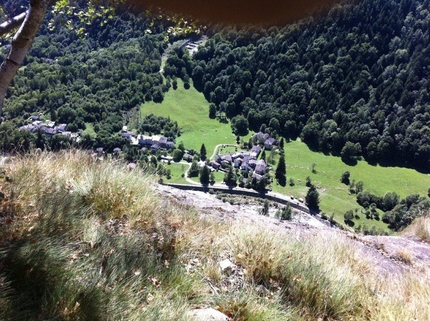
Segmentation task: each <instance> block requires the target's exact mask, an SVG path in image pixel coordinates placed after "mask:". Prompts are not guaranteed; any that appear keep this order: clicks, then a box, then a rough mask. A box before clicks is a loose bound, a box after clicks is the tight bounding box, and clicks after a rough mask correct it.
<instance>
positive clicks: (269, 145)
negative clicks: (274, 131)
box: [253, 132, 276, 150]
mask: <svg viewBox="0 0 430 321" xmlns="http://www.w3.org/2000/svg"><path fill="white" fill-rule="evenodd" d="M253 138H254V139H255V144H261V145H263V146H264V148H265V149H266V150H272V149H273V148H274V147H275V146H276V139H274V138H273V137H270V135H269V134H268V133H262V132H258V133H256V134H254V136H253Z"/></svg>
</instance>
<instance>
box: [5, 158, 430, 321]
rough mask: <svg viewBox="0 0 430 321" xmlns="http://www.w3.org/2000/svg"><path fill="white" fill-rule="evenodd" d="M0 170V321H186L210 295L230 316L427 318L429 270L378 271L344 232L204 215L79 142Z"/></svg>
mask: <svg viewBox="0 0 430 321" xmlns="http://www.w3.org/2000/svg"><path fill="white" fill-rule="evenodd" d="M3 171H4V172H3V175H2V178H1V183H0V184H1V200H0V205H1V212H0V220H1V224H0V319H1V320H189V317H187V313H188V311H189V310H191V309H194V308H197V307H205V306H211V307H214V308H216V309H218V310H220V311H221V312H223V313H225V314H227V315H228V316H230V317H231V318H232V319H233V320H255V321H257V320H258V321H260V320H316V319H319V318H321V319H323V320H412V319H416V320H429V318H430V311H429V307H428V297H429V296H430V287H429V281H428V279H427V278H423V277H421V276H420V275H417V276H415V275H413V274H412V273H411V274H409V273H406V272H405V274H404V275H396V276H392V275H389V276H387V277H385V276H383V275H380V274H379V273H378V272H377V270H376V269H374V264H373V262H372V261H371V260H370V258H369V257H366V256H365V255H364V254H363V252H362V251H360V250H359V249H358V248H357V245H356V243H354V242H353V240H351V239H349V238H346V237H345V236H344V235H343V234H340V233H336V232H333V233H332V234H330V235H328V234H324V235H323V234H320V233H314V234H309V235H306V236H305V237H300V236H298V234H296V233H294V232H288V231H287V230H282V231H280V230H279V231H278V232H275V231H273V230H271V229H266V228H265V226H263V224H261V227H260V224H253V225H252V226H251V225H250V226H246V228H244V223H243V222H229V223H226V222H225V221H221V220H219V219H218V218H217V217H208V216H206V217H204V218H203V217H202V216H200V215H199V213H198V212H197V210H196V209H193V208H190V207H188V206H187V207H183V206H181V205H178V204H176V203H175V202H174V201H169V200H167V199H166V198H163V197H161V196H159V195H158V194H156V193H155V192H154V191H153V184H154V181H155V178H153V177H150V176H148V175H147V174H145V173H144V172H143V171H141V170H138V169H137V170H133V171H130V170H128V169H127V167H126V166H125V165H123V164H121V163H115V162H113V161H112V162H109V161H105V162H96V161H94V160H93V159H92V158H91V157H90V156H88V155H86V154H84V153H81V152H77V151H68V152H63V153H59V154H50V153H46V154H41V155H29V156H26V157H23V158H16V159H12V160H10V161H9V162H8V163H7V164H5V165H4V166H3ZM35 182H37V183H35ZM279 233H281V234H279ZM289 233H291V234H289ZM360 253H361V254H360ZM226 258H228V259H230V260H231V261H232V262H233V263H234V264H235V265H236V266H237V268H238V269H239V271H240V272H241V273H240V274H237V275H236V276H235V277H236V278H237V279H234V280H237V281H238V282H235V283H231V282H230V279H231V276H229V275H227V274H225V273H223V272H222V271H221V270H220V269H219V262H220V261H221V260H224V259H226ZM388 278H389V279H388Z"/></svg>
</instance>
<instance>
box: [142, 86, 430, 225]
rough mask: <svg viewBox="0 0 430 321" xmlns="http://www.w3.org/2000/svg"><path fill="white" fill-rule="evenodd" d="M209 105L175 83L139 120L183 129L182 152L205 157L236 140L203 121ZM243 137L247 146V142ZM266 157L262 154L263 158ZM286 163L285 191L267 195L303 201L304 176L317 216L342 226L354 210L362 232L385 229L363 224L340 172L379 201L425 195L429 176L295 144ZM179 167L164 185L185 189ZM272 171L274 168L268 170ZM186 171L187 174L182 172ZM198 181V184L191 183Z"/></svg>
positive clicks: (280, 189) (219, 177)
mask: <svg viewBox="0 0 430 321" xmlns="http://www.w3.org/2000/svg"><path fill="white" fill-rule="evenodd" d="M208 111H209V103H208V102H207V101H206V100H205V98H204V96H203V95H202V94H201V93H199V92H198V91H197V90H196V89H195V88H194V87H193V86H191V88H190V89H188V90H186V89H184V87H183V82H182V81H181V80H180V79H178V88H177V89H176V90H173V88H171V89H170V90H169V91H168V92H167V93H166V94H165V97H164V101H163V102H162V103H159V104H157V103H153V102H149V103H145V104H143V105H142V107H141V115H142V116H145V115H148V114H151V113H152V114H155V115H158V116H165V117H170V118H171V119H173V120H176V121H177V122H178V124H179V126H180V127H181V128H182V131H183V133H182V135H181V136H180V137H179V138H178V139H177V142H180V141H183V142H184V145H185V148H188V149H195V150H200V146H201V145H202V143H204V144H205V146H206V150H207V156H208V157H210V156H211V155H212V153H213V151H214V148H215V146H217V145H219V144H236V137H235V135H234V134H233V133H232V132H231V127H230V124H225V123H220V122H219V121H217V120H213V119H209V117H208ZM250 135H251V134H249V135H248V137H244V138H243V139H244V140H245V141H246V140H248V139H249V136H250ZM235 150H236V149H235V147H228V146H226V147H224V148H223V149H222V150H221V146H220V148H219V149H218V152H219V153H228V152H234V151H235ZM266 154H267V153H266ZM285 158H286V165H287V186H285V187H281V186H279V185H278V184H277V183H276V182H274V183H273V184H272V189H273V190H274V191H276V192H280V193H283V194H286V195H293V196H294V197H296V198H304V197H305V195H306V192H307V190H308V188H307V187H306V177H307V176H309V177H310V178H311V180H312V183H313V184H314V185H316V186H317V187H318V191H319V193H320V198H321V204H320V208H321V211H323V212H325V213H327V215H328V216H330V214H331V213H333V214H334V215H335V218H336V220H337V221H339V222H343V214H344V213H345V212H346V211H348V210H354V209H357V214H358V216H360V217H361V219H359V220H355V224H356V226H357V225H362V226H365V227H367V228H370V227H372V226H375V227H376V228H384V229H386V226H385V224H384V223H382V222H381V221H375V220H367V219H365V216H364V214H362V213H361V208H360V206H359V205H358V204H357V202H356V201H355V199H356V195H355V194H350V193H349V188H348V186H346V185H345V184H342V183H341V182H340V177H341V175H342V173H343V172H345V171H349V172H350V173H351V176H350V180H351V181H352V180H355V182H358V181H360V180H361V181H362V182H363V183H364V190H368V191H369V192H371V193H374V194H377V195H381V196H383V195H384V194H385V193H386V192H388V191H392V192H396V193H397V194H399V195H400V197H401V198H404V197H406V196H408V195H410V194H414V193H417V194H420V195H427V189H428V188H429V187H430V176H428V175H426V174H422V173H419V172H417V171H416V170H413V169H409V168H401V167H383V166H380V165H376V166H373V165H370V164H368V163H366V162H365V161H359V162H358V163H357V164H356V165H355V166H350V165H346V164H345V163H343V162H342V161H341V159H340V157H334V156H330V155H325V154H323V153H317V152H313V151H311V150H310V149H309V148H308V147H307V145H306V144H304V143H302V142H301V141H300V140H297V141H292V142H288V143H286V144H285ZM313 163H315V164H316V165H315V172H314V173H312V164H313ZM181 166H182V165H178V164H172V165H171V166H169V168H171V170H172V178H171V179H170V180H168V181H169V182H177V183H185V182H186V181H185V180H184V179H183V178H182V177H181V174H182V173H183V171H181ZM273 167H274V169H275V168H276V165H274V166H273ZM185 169H186V168H185ZM222 177H223V174H222V173H221V174H219V173H216V181H217V183H218V182H220V181H222ZM290 178H293V179H294V181H295V186H293V187H291V186H289V184H288V181H289V179H290ZM196 181H198V179H196Z"/></svg>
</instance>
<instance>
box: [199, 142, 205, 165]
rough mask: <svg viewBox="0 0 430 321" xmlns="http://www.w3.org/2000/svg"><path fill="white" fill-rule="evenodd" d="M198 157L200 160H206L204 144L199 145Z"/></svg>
mask: <svg viewBox="0 0 430 321" xmlns="http://www.w3.org/2000/svg"><path fill="white" fill-rule="evenodd" d="M200 159H201V160H202V161H204V160H206V146H205V144H202V147H200Z"/></svg>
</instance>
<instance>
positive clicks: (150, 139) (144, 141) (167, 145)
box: [121, 126, 175, 153]
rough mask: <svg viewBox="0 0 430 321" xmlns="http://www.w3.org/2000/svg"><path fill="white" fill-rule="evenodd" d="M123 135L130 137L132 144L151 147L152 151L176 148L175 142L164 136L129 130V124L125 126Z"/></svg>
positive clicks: (145, 147) (144, 147) (146, 148)
mask: <svg viewBox="0 0 430 321" xmlns="http://www.w3.org/2000/svg"><path fill="white" fill-rule="evenodd" d="M121 136H122V137H124V138H128V139H129V140H130V144H131V145H134V146H140V147H142V149H145V150H148V149H149V150H150V151H151V152H152V153H156V152H157V151H158V150H159V149H166V150H173V149H174V148H175V143H174V142H172V141H169V140H168V139H167V138H166V137H164V136H155V135H154V136H146V135H137V134H136V133H135V132H130V131H128V130H127V126H124V127H123V129H122V133H121Z"/></svg>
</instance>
